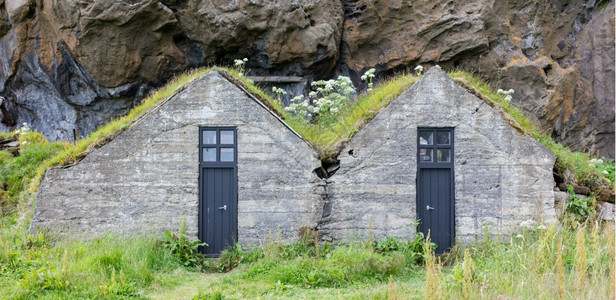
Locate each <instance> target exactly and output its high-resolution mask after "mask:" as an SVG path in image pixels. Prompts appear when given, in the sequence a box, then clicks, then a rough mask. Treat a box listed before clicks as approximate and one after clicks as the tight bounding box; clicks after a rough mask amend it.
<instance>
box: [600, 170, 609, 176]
mask: <svg viewBox="0 0 616 300" xmlns="http://www.w3.org/2000/svg"><path fill="white" fill-rule="evenodd" d="M601 173H602V174H603V175H610V172H608V171H606V170H603V172H601Z"/></svg>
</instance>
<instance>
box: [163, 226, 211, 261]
mask: <svg viewBox="0 0 616 300" xmlns="http://www.w3.org/2000/svg"><path fill="white" fill-rule="evenodd" d="M162 246H163V248H165V249H167V250H168V251H169V253H171V255H173V257H174V258H175V260H176V261H177V262H178V263H180V264H182V265H183V266H184V267H188V268H196V267H198V268H201V269H202V270H203V269H207V268H208V267H209V261H208V260H207V258H206V257H205V255H203V253H201V252H200V251H199V248H200V247H206V246H207V244H206V243H202V242H201V241H199V240H192V241H191V240H189V239H188V238H187V237H186V221H182V222H180V227H179V229H178V233H177V234H175V233H171V232H169V230H166V231H165V236H164V239H163V240H162Z"/></svg>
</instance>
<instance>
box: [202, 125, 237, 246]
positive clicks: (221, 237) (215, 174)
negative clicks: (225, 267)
mask: <svg viewBox="0 0 616 300" xmlns="http://www.w3.org/2000/svg"><path fill="white" fill-rule="evenodd" d="M199 133H200V134H199V141H200V143H199V144H200V147H199V157H200V158H199V160H200V163H199V169H200V171H199V239H200V240H201V241H202V242H205V243H207V246H206V247H203V253H205V254H206V255H207V256H210V257H218V256H219V255H220V253H221V252H222V251H223V250H224V249H226V248H227V247H229V246H231V245H233V243H234V242H235V241H237V130H236V129H235V128H209V127H202V128H200V130H199Z"/></svg>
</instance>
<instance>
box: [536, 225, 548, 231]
mask: <svg viewBox="0 0 616 300" xmlns="http://www.w3.org/2000/svg"><path fill="white" fill-rule="evenodd" d="M537 229H539V230H546V229H548V228H547V227H545V225H543V224H541V225H539V226H537Z"/></svg>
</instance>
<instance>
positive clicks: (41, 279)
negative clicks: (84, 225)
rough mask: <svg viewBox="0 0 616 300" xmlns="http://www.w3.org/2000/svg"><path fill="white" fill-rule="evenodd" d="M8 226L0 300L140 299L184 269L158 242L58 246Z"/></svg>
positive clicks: (0, 259)
mask: <svg viewBox="0 0 616 300" xmlns="http://www.w3.org/2000/svg"><path fill="white" fill-rule="evenodd" d="M10 223H11V220H8V219H4V220H2V225H3V226H2V230H0V241H2V244H0V298H7V297H10V298H17V299H31V298H35V297H43V298H55V299H66V298H99V297H104V298H123V297H137V296H139V295H141V294H143V289H144V288H146V287H149V286H151V285H152V284H154V283H155V282H156V281H157V280H158V279H157V278H158V276H159V274H160V273H161V272H168V271H171V270H175V269H177V268H180V265H179V263H178V262H176V261H175V260H174V259H173V256H172V255H171V254H170V253H169V252H168V251H165V249H164V248H163V247H161V246H160V243H159V242H158V241H157V240H156V239H154V238H132V239H126V238H119V237H114V236H106V237H103V238H100V239H94V240H92V241H88V242H83V241H72V240H70V239H68V240H61V241H54V240H53V239H51V238H49V237H47V236H43V235H38V236H32V235H29V234H28V233H27V232H26V230H25V228H23V226H19V225H15V224H13V226H8V227H7V226H6V225H9V224H10Z"/></svg>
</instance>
